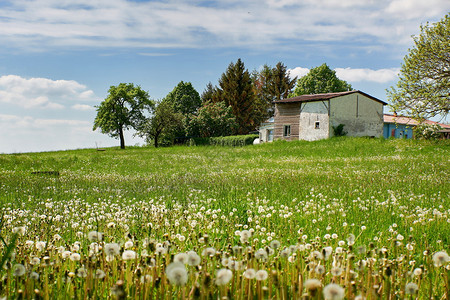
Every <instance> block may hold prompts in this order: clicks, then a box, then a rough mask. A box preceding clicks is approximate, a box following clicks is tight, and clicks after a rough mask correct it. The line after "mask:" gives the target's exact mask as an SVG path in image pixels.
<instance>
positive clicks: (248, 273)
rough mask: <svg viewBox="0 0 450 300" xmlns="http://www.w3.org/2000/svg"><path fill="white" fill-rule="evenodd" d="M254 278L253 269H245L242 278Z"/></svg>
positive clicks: (254, 272)
mask: <svg viewBox="0 0 450 300" xmlns="http://www.w3.org/2000/svg"><path fill="white" fill-rule="evenodd" d="M255 276H256V271H255V269H247V270H245V272H244V277H245V278H247V279H253V278H255Z"/></svg>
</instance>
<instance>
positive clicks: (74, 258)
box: [69, 253, 81, 261]
mask: <svg viewBox="0 0 450 300" xmlns="http://www.w3.org/2000/svg"><path fill="white" fill-rule="evenodd" d="M69 258H70V260H71V261H79V260H80V259H81V255H80V254H78V253H72V254H70V257H69Z"/></svg>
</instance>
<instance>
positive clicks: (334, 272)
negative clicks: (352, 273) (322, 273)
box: [330, 267, 342, 276]
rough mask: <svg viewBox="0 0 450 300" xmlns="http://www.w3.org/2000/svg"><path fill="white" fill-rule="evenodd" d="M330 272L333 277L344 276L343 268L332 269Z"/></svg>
mask: <svg viewBox="0 0 450 300" xmlns="http://www.w3.org/2000/svg"><path fill="white" fill-rule="evenodd" d="M330 272H331V275H333V276H340V275H341V274H342V268H340V267H332V268H331V271H330Z"/></svg>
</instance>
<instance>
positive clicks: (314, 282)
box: [305, 278, 322, 297]
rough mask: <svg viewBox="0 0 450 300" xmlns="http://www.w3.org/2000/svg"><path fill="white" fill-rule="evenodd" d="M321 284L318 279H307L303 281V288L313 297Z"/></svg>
mask: <svg viewBox="0 0 450 300" xmlns="http://www.w3.org/2000/svg"><path fill="white" fill-rule="evenodd" d="M321 286H322V283H321V282H320V280H318V279H315V278H313V279H308V280H306V281H305V288H306V290H307V291H308V293H309V294H310V295H311V296H313V297H314V295H315V294H316V292H317V290H318V289H319V288H320V287H321Z"/></svg>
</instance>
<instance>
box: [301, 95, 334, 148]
mask: <svg viewBox="0 0 450 300" xmlns="http://www.w3.org/2000/svg"><path fill="white" fill-rule="evenodd" d="M328 106H329V101H328V100H326V101H315V102H306V103H303V104H302V106H301V114H300V124H299V125H300V126H299V131H300V132H299V139H301V140H307V141H315V140H320V139H326V138H328V137H329V117H328Z"/></svg>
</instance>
